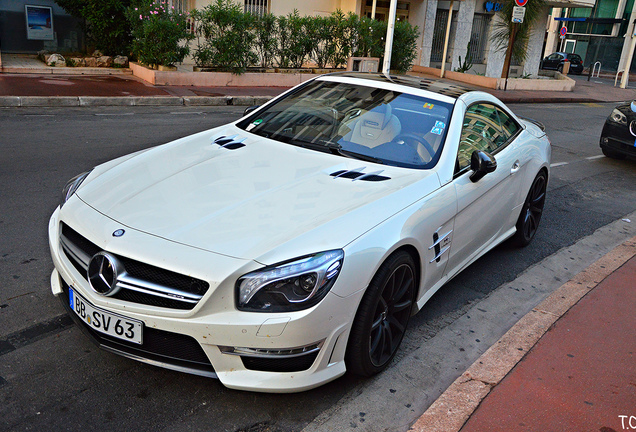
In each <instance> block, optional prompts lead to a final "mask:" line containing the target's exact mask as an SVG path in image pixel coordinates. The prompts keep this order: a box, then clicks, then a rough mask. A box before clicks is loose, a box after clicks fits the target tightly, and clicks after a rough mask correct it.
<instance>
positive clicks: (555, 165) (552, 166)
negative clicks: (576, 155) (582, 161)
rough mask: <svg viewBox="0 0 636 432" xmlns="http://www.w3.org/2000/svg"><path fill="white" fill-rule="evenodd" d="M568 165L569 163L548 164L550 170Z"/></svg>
mask: <svg viewBox="0 0 636 432" xmlns="http://www.w3.org/2000/svg"><path fill="white" fill-rule="evenodd" d="M568 164H569V162H557V163H553V164H550V168H554V167H560V166H563V165H568Z"/></svg>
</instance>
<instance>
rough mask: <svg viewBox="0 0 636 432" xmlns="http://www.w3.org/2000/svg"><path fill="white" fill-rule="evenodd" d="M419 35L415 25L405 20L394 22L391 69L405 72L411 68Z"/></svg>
mask: <svg viewBox="0 0 636 432" xmlns="http://www.w3.org/2000/svg"><path fill="white" fill-rule="evenodd" d="M419 35H420V32H419V30H418V28H417V26H412V25H411V24H409V23H408V22H406V21H397V22H396V23H395V33H394V34H393V52H392V54H391V70H396V71H398V72H400V73H405V72H407V71H408V70H409V69H411V65H412V64H413V60H415V57H416V56H417V38H418V37H419Z"/></svg>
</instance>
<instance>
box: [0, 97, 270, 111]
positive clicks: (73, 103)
mask: <svg viewBox="0 0 636 432" xmlns="http://www.w3.org/2000/svg"><path fill="white" fill-rule="evenodd" d="M273 98H274V96H182V97H179V96H0V108H14V107H94V106H227V105H229V106H252V105H262V104H264V103H266V102H268V101H269V100H271V99H273Z"/></svg>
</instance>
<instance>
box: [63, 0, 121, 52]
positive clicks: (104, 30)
mask: <svg viewBox="0 0 636 432" xmlns="http://www.w3.org/2000/svg"><path fill="white" fill-rule="evenodd" d="M56 3H57V4H58V5H60V6H61V7H62V8H63V9H64V10H65V11H66V12H68V13H69V14H71V15H73V16H74V17H77V18H80V19H81V20H80V21H81V22H82V29H83V30H84V33H85V35H86V39H87V43H88V45H90V46H92V47H95V48H97V49H98V50H99V51H101V52H103V53H104V54H106V55H128V54H129V50H130V44H131V41H132V38H131V27H130V21H128V20H127V19H126V10H127V8H128V7H129V6H130V5H131V4H132V1H131V0H56Z"/></svg>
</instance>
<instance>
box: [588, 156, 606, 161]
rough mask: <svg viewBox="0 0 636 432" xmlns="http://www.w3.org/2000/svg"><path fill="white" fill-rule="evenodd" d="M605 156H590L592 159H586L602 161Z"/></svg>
mask: <svg viewBox="0 0 636 432" xmlns="http://www.w3.org/2000/svg"><path fill="white" fill-rule="evenodd" d="M604 157H605V155H598V156H590V157H586V158H585V159H587V160H594V159H602V158H604Z"/></svg>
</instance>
